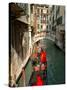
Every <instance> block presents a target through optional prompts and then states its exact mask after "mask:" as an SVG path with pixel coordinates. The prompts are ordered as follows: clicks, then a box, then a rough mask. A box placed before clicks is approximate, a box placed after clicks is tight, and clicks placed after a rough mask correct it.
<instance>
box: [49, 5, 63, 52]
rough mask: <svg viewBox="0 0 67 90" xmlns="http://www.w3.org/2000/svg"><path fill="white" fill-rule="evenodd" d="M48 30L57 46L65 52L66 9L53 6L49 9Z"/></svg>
mask: <svg viewBox="0 0 67 90" xmlns="http://www.w3.org/2000/svg"><path fill="white" fill-rule="evenodd" d="M48 10H49V12H50V14H49V15H48V16H47V19H48V25H47V30H48V31H49V32H50V33H49V34H50V37H51V38H52V40H53V41H55V43H56V45H57V46H58V47H59V48H61V49H62V50H63V51H64V48H65V7H64V6H58V5H53V6H51V7H49V9H48Z"/></svg>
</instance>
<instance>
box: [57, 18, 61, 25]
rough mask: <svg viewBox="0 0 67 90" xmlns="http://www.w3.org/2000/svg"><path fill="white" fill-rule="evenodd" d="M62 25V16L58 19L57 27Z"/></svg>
mask: <svg viewBox="0 0 67 90" xmlns="http://www.w3.org/2000/svg"><path fill="white" fill-rule="evenodd" d="M59 24H62V16H60V17H59V18H58V19H57V25H59Z"/></svg>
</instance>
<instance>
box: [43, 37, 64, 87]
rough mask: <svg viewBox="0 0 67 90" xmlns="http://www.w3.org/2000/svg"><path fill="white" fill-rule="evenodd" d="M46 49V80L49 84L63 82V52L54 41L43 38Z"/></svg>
mask: <svg viewBox="0 0 67 90" xmlns="http://www.w3.org/2000/svg"><path fill="white" fill-rule="evenodd" d="M44 43H45V44H46V51H47V81H48V85H50V84H64V83H65V54H64V52H63V51H62V50H60V49H59V48H58V47H57V46H56V45H55V43H54V42H52V41H51V40H47V39H44Z"/></svg>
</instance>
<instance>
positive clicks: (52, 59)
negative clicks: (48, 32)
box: [18, 39, 65, 86]
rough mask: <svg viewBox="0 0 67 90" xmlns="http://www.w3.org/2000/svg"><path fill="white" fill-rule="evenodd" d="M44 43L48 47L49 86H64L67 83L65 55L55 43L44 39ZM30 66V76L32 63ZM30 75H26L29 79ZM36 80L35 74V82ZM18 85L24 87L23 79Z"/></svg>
mask: <svg viewBox="0 0 67 90" xmlns="http://www.w3.org/2000/svg"><path fill="white" fill-rule="evenodd" d="M42 43H43V45H44V46H45V45H46V52H47V85H54V84H64V83H65V53H64V52H63V51H62V50H61V49H59V48H58V47H57V46H56V45H55V43H54V42H53V41H51V40H48V39H43V40H42ZM29 65H30V66H29ZM29 65H28V66H29V68H28V67H27V72H28V75H29V72H30V71H31V69H32V68H31V63H30V64H29ZM28 70H29V71H28ZM34 73H35V72H34ZM28 75H26V76H27V78H28V77H29V76H28ZM29 79H31V77H29ZM34 79H35V74H34V78H33V81H34ZM27 80H28V79H27ZM28 81H29V80H28ZM30 82H31V80H30ZM30 82H29V83H30ZM18 85H19V86H22V79H21V77H20V79H19V81H18Z"/></svg>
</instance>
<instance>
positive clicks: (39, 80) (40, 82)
mask: <svg viewBox="0 0 67 90" xmlns="http://www.w3.org/2000/svg"><path fill="white" fill-rule="evenodd" d="M36 85H37V86H42V85H44V83H43V80H42V79H41V77H40V76H39V75H38V76H37V82H36Z"/></svg>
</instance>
